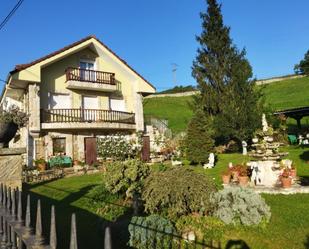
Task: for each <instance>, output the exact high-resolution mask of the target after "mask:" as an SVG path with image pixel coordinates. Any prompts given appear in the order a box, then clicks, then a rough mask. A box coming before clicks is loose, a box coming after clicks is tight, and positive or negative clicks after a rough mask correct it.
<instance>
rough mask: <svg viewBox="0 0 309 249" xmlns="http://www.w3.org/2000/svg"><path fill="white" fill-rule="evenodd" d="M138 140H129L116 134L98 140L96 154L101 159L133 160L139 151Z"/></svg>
mask: <svg viewBox="0 0 309 249" xmlns="http://www.w3.org/2000/svg"><path fill="white" fill-rule="evenodd" d="M139 143H140V140H139V137H138V138H137V141H134V140H129V139H128V138H127V137H126V136H124V135H121V134H116V135H113V136H105V137H101V138H98V140H97V147H98V154H99V156H100V157H102V158H103V159H107V158H112V159H113V160H124V159H126V158H134V157H135V156H136V155H137V154H138V152H139V151H140V145H139Z"/></svg>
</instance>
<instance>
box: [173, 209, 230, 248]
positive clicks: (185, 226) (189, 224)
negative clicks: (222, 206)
mask: <svg viewBox="0 0 309 249" xmlns="http://www.w3.org/2000/svg"><path fill="white" fill-rule="evenodd" d="M225 227H226V226H225V224H224V223H223V222H222V221H221V220H220V219H218V218H216V217H211V216H193V215H189V216H182V217H180V218H179V219H178V220H177V222H176V228H177V231H178V233H180V234H181V235H182V236H183V237H186V234H188V233H190V232H194V234H195V236H196V240H197V241H204V242H207V241H210V240H215V241H219V240H220V239H221V238H222V236H223V234H224V229H225Z"/></svg>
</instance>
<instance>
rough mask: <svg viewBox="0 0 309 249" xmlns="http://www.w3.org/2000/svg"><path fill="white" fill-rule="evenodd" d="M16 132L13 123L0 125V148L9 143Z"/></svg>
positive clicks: (16, 128)
mask: <svg viewBox="0 0 309 249" xmlns="http://www.w3.org/2000/svg"><path fill="white" fill-rule="evenodd" d="M17 130H18V126H17V124H15V123H12V122H11V123H0V148H3V146H4V145H6V144H7V143H9V142H10V141H11V140H12V138H13V137H15V134H16V132H17Z"/></svg>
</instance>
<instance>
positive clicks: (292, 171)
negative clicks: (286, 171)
mask: <svg viewBox="0 0 309 249" xmlns="http://www.w3.org/2000/svg"><path fill="white" fill-rule="evenodd" d="M290 175H291V177H292V178H294V179H295V178H296V176H297V170H296V167H295V166H294V165H292V166H291V169H290Z"/></svg>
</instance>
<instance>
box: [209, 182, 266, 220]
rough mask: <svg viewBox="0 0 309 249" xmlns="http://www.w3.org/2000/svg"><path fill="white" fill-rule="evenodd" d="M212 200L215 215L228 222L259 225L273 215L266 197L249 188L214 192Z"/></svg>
mask: <svg viewBox="0 0 309 249" xmlns="http://www.w3.org/2000/svg"><path fill="white" fill-rule="evenodd" d="M211 202H212V203H213V204H214V206H215V208H214V216H216V217H218V218H220V219H221V220H222V221H223V222H224V223H226V224H242V225H246V226H249V225H257V224H259V223H260V222H262V221H266V222H267V221H269V219H270V216H271V213H270V208H269V206H267V204H266V203H265V201H264V199H263V198H262V197H261V196H260V195H259V194H257V193H255V192H254V191H253V190H251V189H247V188H236V187H233V188H225V189H223V190H221V191H219V192H217V193H215V194H213V196H212V198H211Z"/></svg>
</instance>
